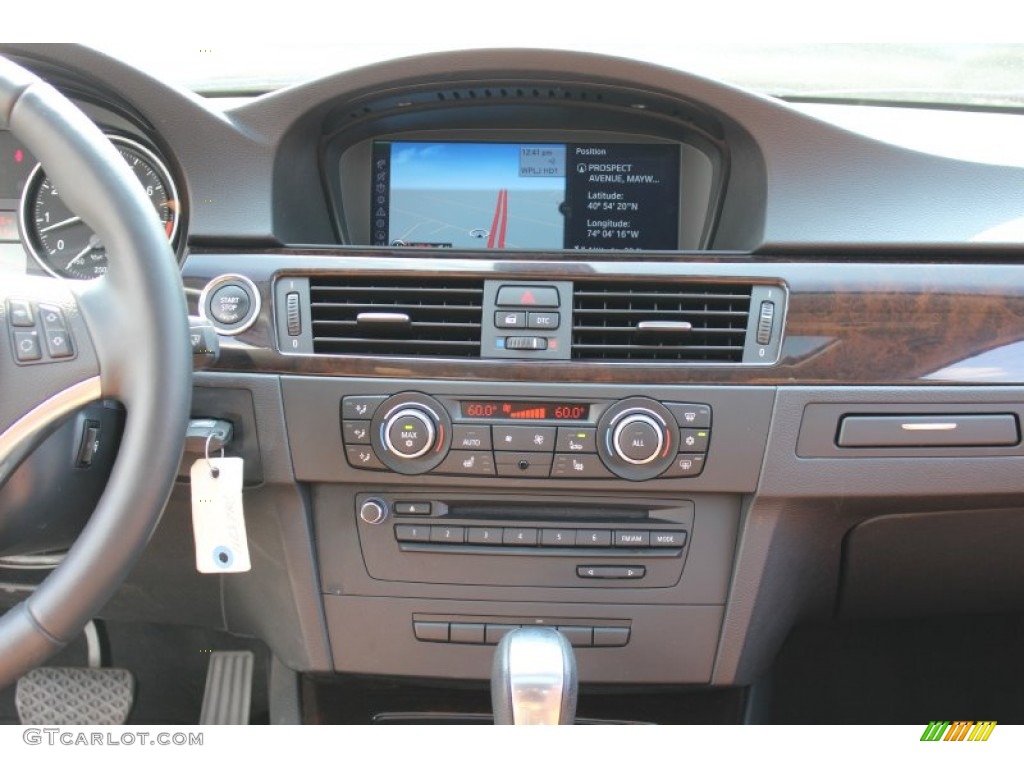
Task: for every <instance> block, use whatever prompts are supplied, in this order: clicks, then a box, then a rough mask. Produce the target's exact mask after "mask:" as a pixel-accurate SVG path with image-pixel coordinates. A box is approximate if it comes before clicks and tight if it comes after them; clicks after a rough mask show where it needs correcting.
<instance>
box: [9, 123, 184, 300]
mask: <svg viewBox="0 0 1024 768" xmlns="http://www.w3.org/2000/svg"><path fill="white" fill-rule="evenodd" d="M109 138H110V141H111V142H112V143H113V144H114V146H115V147H116V148H117V151H118V152H120V153H121V157H123V158H124V159H125V161H126V162H127V163H128V167H129V168H131V169H132V172H133V173H134V174H135V177H136V178H137V179H138V180H139V183H140V184H142V186H143V188H144V189H145V190H146V194H147V196H148V197H149V199H150V201H151V202H152V203H153V208H154V209H155V210H156V213H157V216H159V218H160V221H162V222H163V225H164V229H165V230H166V232H167V238H168V239H169V240H170V241H171V244H172V245H173V244H174V242H175V238H176V236H177V234H178V218H179V213H180V206H179V202H178V192H177V189H176V188H175V186H174V180H173V179H172V178H171V174H170V173H169V172H168V171H167V168H166V166H165V165H164V164H163V163H162V162H161V161H160V158H158V157H157V156H156V155H154V154H153V152H151V151H150V150H149V149H147V148H146V147H144V146H142V145H141V144H139V143H137V142H135V141H132V140H131V139H126V138H123V137H121V136H110V137H109ZM20 223H21V233H22V240H23V241H24V243H25V245H26V247H27V248H28V250H29V253H31V254H32V256H33V257H34V258H35V260H36V261H37V262H39V265H40V266H41V267H42V268H43V269H45V270H46V271H47V272H49V273H50V274H51V275H54V276H56V277H67V278H72V279H75V280H88V279H90V278H94V277H99V276H100V275H102V274H104V273H105V272H106V271H107V251H106V248H104V246H103V243H102V242H100V239H99V237H98V236H97V235H96V233H95V232H93V231H92V229H91V228H90V227H89V225H88V224H86V223H85V222H84V221H82V219H81V218H79V217H78V216H76V215H75V214H73V213H72V212H71V211H70V210H69V209H68V207H67V206H66V205H65V204H64V201H63V200H61V198H60V192H59V190H58V189H57V187H56V185H55V184H54V183H53V182H52V181H51V180H50V179H49V177H48V176H47V175H46V171H44V170H43V167H42V166H41V165H37V166H36V168H35V170H33V171H32V175H31V176H30V177H29V179H28V182H27V183H26V184H25V191H24V193H23V194H22V198H21V217H20ZM115 258H116V254H115Z"/></svg>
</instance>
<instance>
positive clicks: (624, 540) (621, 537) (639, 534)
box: [615, 531, 651, 549]
mask: <svg viewBox="0 0 1024 768" xmlns="http://www.w3.org/2000/svg"><path fill="white" fill-rule="evenodd" d="M615 546H616V547H618V548H620V549H621V548H623V547H625V548H627V549H637V548H641V547H643V548H646V547H649V546H651V534H650V533H649V532H648V531H616V532H615Z"/></svg>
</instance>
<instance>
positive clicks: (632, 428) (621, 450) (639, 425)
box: [612, 411, 665, 466]
mask: <svg viewBox="0 0 1024 768" xmlns="http://www.w3.org/2000/svg"><path fill="white" fill-rule="evenodd" d="M652 416H653V414H650V413H649V412H647V413H644V412H643V411H637V412H634V413H627V414H626V415H625V416H623V417H622V418H621V419H619V421H618V423H617V424H616V425H615V431H614V433H613V435H612V450H613V451H615V453H616V455H617V456H618V457H619V458H620V459H622V460H623V461H625V462H628V463H629V464H635V465H637V466H642V465H644V464H650V463H651V462H652V461H656V460H657V459H658V458H659V457H660V456H661V449H662V448H663V447H664V446H665V426H664V424H663V423H660V422H659V421H658V420H657V417H654V418H652Z"/></svg>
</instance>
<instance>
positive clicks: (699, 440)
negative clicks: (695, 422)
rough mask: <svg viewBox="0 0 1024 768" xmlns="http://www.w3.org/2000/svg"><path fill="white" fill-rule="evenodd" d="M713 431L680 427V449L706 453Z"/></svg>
mask: <svg viewBox="0 0 1024 768" xmlns="http://www.w3.org/2000/svg"><path fill="white" fill-rule="evenodd" d="M710 439H711V432H710V431H709V430H707V429H680V430H679V449H680V450H682V451H689V452H690V453H706V452H707V450H708V440H710Z"/></svg>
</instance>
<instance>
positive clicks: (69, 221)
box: [39, 216, 82, 235]
mask: <svg viewBox="0 0 1024 768" xmlns="http://www.w3.org/2000/svg"><path fill="white" fill-rule="evenodd" d="M81 220H82V217H81V216H72V217H71V218H70V219H64V221H58V222H57V223H56V224H51V225H50V226H48V227H43V228H42V229H40V230H39V234H40V235H41V234H43V233H45V232H50V231H52V230H54V229H58V228H60V227H66V226H67V225H68V224H75V223H77V222H79V221H81Z"/></svg>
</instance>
